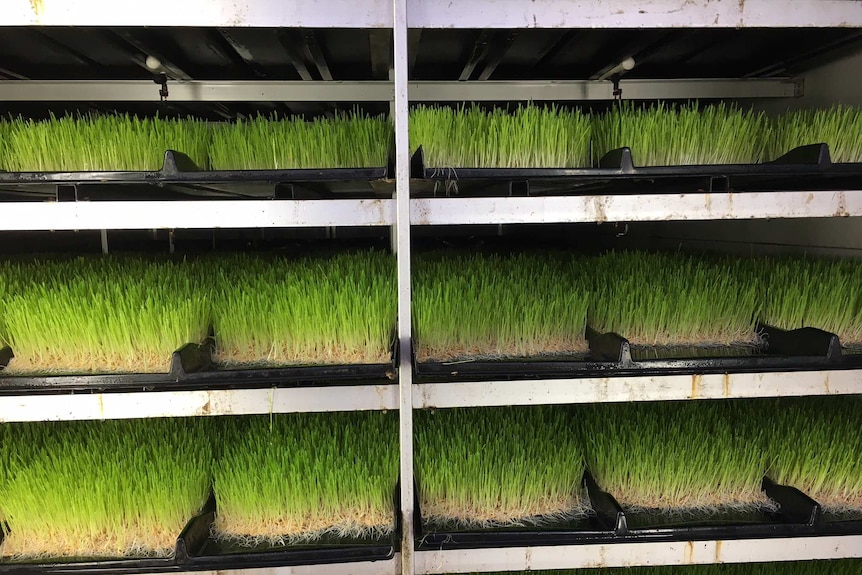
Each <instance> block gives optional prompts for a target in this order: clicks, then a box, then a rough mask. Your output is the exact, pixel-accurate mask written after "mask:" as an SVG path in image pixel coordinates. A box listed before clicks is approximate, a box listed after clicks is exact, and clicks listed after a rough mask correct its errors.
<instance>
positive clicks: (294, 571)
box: [180, 555, 400, 575]
mask: <svg viewBox="0 0 862 575" xmlns="http://www.w3.org/2000/svg"><path fill="white" fill-rule="evenodd" d="M399 564H400V557H399V555H396V556H395V557H394V558H393V559H391V560H389V561H365V562H362V563H339V564H338V565H335V566H333V565H327V564H324V565H298V566H295V567H269V568H264V569H225V570H220V571H186V572H185V573H183V574H180V575H395V574H396V573H397V572H398V566H399Z"/></svg>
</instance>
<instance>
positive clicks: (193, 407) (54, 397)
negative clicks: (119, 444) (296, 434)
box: [0, 383, 398, 423]
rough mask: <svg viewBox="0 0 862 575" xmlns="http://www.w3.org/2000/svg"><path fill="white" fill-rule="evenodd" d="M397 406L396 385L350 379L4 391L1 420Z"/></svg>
mask: <svg viewBox="0 0 862 575" xmlns="http://www.w3.org/2000/svg"><path fill="white" fill-rule="evenodd" d="M390 409H398V386H397V385H396V384H394V383H393V384H390V385H386V384H383V385H349V386H334V387H298V388H266V389H216V390H199V391H198V390H194V391H152V392H118V393H76V394H74V395H70V394H59V393H58V394H42V393H26V392H22V394H21V395H4V396H0V423H6V422H10V421H72V420H85V419H138V418H147V417H193V416H206V415H252V414H267V413H298V412H325V411H371V410H390Z"/></svg>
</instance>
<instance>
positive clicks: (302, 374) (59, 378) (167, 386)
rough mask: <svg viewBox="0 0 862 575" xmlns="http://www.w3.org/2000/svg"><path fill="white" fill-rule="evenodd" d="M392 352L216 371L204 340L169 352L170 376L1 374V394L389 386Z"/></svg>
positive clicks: (1, 354) (1, 362)
mask: <svg viewBox="0 0 862 575" xmlns="http://www.w3.org/2000/svg"><path fill="white" fill-rule="evenodd" d="M392 349H393V355H392V357H393V359H392V361H391V362H389V363H379V364H378V363H375V364H356V365H316V366H287V367H278V368H265V369H253V368H249V369H220V368H218V366H216V365H215V364H214V363H213V361H212V350H213V341H212V339H207V340H206V341H205V342H204V343H202V344H188V345H186V346H184V347H182V348H181V349H179V350H178V351H176V352H174V354H173V357H172V360H171V371H170V373H141V374H98V375H45V376H26V375H20V376H17V375H12V376H4V375H3V372H2V370H0V395H14V394H16V393H20V392H21V391H27V392H28V393H40V392H48V393H56V392H57V391H68V392H76V391H117V392H119V391H140V390H142V389H143V390H145V391H165V390H171V391H182V390H187V389H188V390H200V389H254V388H260V387H310V386H322V385H344V384H349V383H357V384H358V383H366V382H369V381H374V382H387V383H389V382H392V381H393V380H395V379H396V373H397V369H396V368H395V365H396V362H397V355H396V354H397V349H396V346H395V344H394V342H393V346H392ZM11 358H12V350H10V349H9V348H8V347H7V348H3V349H0V366H5V365H7V364H8V363H9V360H10V359H11Z"/></svg>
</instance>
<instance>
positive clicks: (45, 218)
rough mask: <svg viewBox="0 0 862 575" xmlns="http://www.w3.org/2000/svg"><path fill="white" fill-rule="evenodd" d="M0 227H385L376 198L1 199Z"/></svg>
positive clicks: (389, 212) (386, 211)
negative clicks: (44, 200)
mask: <svg viewBox="0 0 862 575" xmlns="http://www.w3.org/2000/svg"><path fill="white" fill-rule="evenodd" d="M0 207H2V209H0V230H102V229H109V230H150V229H157V228H167V229H194V228H205V229H206V228H281V227H324V226H388V225H391V224H392V222H393V221H394V209H395V206H394V202H393V201H392V200H388V199H380V200H212V201H208V200H195V201H128V202H115V201H109V202H4V203H3V204H2V206H0Z"/></svg>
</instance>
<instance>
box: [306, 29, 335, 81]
mask: <svg viewBox="0 0 862 575" xmlns="http://www.w3.org/2000/svg"><path fill="white" fill-rule="evenodd" d="M302 38H303V40H304V42H303V43H304V50H305V53H306V55H307V56H308V57H309V59H310V60H311V61H312V62H313V63H314V66H315V67H316V68H317V73H318V74H320V79H321V80H326V81H328V82H331V81H332V80H333V78H332V72H330V71H329V64H327V62H326V56H325V55H324V54H323V48H321V47H320V42H318V41H317V35H316V34H315V33H314V31H312V30H305V31H304V32H303V34H302Z"/></svg>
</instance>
